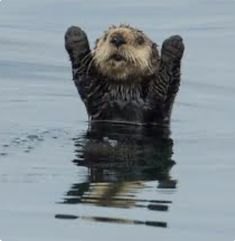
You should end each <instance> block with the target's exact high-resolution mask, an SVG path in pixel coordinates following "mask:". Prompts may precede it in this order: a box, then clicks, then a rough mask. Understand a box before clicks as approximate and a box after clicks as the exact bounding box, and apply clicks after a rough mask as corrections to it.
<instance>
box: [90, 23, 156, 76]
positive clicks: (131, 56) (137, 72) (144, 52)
mask: <svg viewBox="0 0 235 241" xmlns="http://www.w3.org/2000/svg"><path fill="white" fill-rule="evenodd" d="M156 46H157V45H156V44H155V43H153V42H152V41H151V40H150V39H149V38H148V37H147V36H146V35H145V34H144V33H143V32H142V31H140V30H138V29H135V28H132V27H130V26H127V25H120V26H119V27H116V26H112V27H110V28H109V29H108V31H106V32H105V33H104V35H103V36H102V37H101V38H100V39H98V40H97V42H96V47H95V50H94V63H95V66H96V68H97V70H98V71H99V72H100V73H101V74H102V75H103V76H106V77H108V78H110V79H116V80H126V79H130V78H131V79H139V77H143V76H146V75H151V74H153V73H154V72H156V70H157V69H158V65H159V54H158V50H157V47H156Z"/></svg>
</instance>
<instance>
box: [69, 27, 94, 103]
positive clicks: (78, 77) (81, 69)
mask: <svg viewBox="0 0 235 241" xmlns="http://www.w3.org/2000/svg"><path fill="white" fill-rule="evenodd" d="M65 48H66V50H67V52H68V54H69V57H70V60H71V63H72V71H73V80H74V83H75V85H76V87H77V89H78V92H79V94H80V95H81V97H82V99H83V97H84V95H85V93H84V92H85V89H86V88H85V86H86V85H87V84H88V83H84V82H85V80H86V78H85V75H86V71H87V66H88V64H89V62H90V59H91V51H90V47H89V42H88V39H87V35H86V33H85V32H84V31H83V30H82V29H80V28H79V27H75V26H72V27H70V28H68V30H67V31H66V33H65Z"/></svg>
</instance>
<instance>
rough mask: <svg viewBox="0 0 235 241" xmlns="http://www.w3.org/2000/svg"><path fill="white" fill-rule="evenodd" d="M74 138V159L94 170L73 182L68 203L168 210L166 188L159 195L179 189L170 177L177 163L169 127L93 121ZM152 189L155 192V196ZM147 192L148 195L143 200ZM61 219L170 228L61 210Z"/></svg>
mask: <svg viewBox="0 0 235 241" xmlns="http://www.w3.org/2000/svg"><path fill="white" fill-rule="evenodd" d="M74 142H75V155H76V158H75V159H74V161H73V162H74V163H75V164H76V165H77V166H79V167H86V168H87V170H88V172H87V177H86V180H85V181H84V182H83V183H76V184H73V185H72V187H71V189H70V190H69V191H68V192H67V195H66V197H65V199H64V201H63V203H64V204H83V205H84V204H87V205H96V206H102V207H116V208H147V209H148V210H151V211H159V212H160V211H167V210H168V208H169V205H170V204H171V201H170V200H165V199H161V198H159V196H161V192H159V193H157V190H159V191H162V190H164V189H167V190H170V189H175V187H176V181H175V180H172V179H171V177H170V175H169V171H170V169H171V168H172V166H173V165H174V164H175V162H174V161H173V160H172V159H171V158H172V153H173V150H172V149H173V140H172V139H171V138H169V129H168V128H157V127H154V128H153V127H151V128H147V127H143V126H141V127H140V126H133V125H129V126H128V125H119V124H110V123H109V124H104V123H92V126H91V128H90V129H89V130H88V132H87V133H86V134H85V135H83V136H79V137H78V138H75V139H74ZM155 189H156V190H155ZM152 190H154V191H155V192H153V195H152V196H151V195H150V194H149V193H150V192H151V191H152ZM144 192H146V193H147V194H148V198H145V196H144V198H143V193H144ZM139 194H142V195H139ZM140 196H141V197H140ZM156 196H157V198H156ZM56 218H82V219H88V220H93V221H104V222H117V223H128V224H145V225H151V226H158V227H166V226H167V223H166V222H165V221H164V222H162V221H158V220H157V221H156V220H150V221H148V220H141V219H137V220H130V219H125V218H115V217H105V213H104V215H103V216H102V217H100V216H96V215H92V216H71V215H62V214H58V215H56Z"/></svg>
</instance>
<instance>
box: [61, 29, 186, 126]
mask: <svg viewBox="0 0 235 241" xmlns="http://www.w3.org/2000/svg"><path fill="white" fill-rule="evenodd" d="M65 48H66V50H67V52H68V54H69V57H70V60H71V63H72V71H73V80H74V83H75V85H76V87H77V89H78V92H79V94H80V96H81V99H82V100H83V102H84V104H85V106H86V109H87V113H88V116H89V119H90V120H92V121H111V122H121V123H123V122H124V123H135V124H150V125H151V124H162V123H167V124H168V123H169V122H170V117H171V111H172V106H173V103H174V100H175V96H176V94H177V92H178V89H179V85H180V65H181V59H182V55H183V52H184V44H183V40H182V37H180V36H179V35H174V36H171V37H169V38H168V39H166V40H165V41H164V42H163V45H162V49H161V56H160V54H159V51H158V49H157V44H156V43H155V42H153V41H152V40H151V39H150V38H149V37H148V36H147V35H146V34H145V33H144V32H142V31H141V30H139V29H137V28H134V27H131V26H129V25H119V26H112V27H110V28H109V29H108V30H107V31H106V32H104V34H103V36H102V37H101V38H99V39H97V41H96V45H95V48H94V50H92V51H91V50H90V47H89V42H88V38H87V35H86V33H85V32H84V31H83V30H82V29H81V28H79V27H75V26H72V27H70V28H69V29H68V30H67V32H66V34H65Z"/></svg>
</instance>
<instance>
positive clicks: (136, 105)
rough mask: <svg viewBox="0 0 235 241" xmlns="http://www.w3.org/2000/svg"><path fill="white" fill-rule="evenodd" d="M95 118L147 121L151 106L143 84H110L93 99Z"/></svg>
mask: <svg viewBox="0 0 235 241" xmlns="http://www.w3.org/2000/svg"><path fill="white" fill-rule="evenodd" d="M91 101H92V102H93V103H94V104H95V105H93V106H94V107H95V108H94V109H93V110H92V112H93V113H94V114H92V115H91V119H93V120H113V121H130V122H145V119H146V116H148V115H149V112H150V111H151V108H150V106H149V104H148V103H149V102H148V99H147V95H146V93H145V92H144V90H143V88H141V86H131V85H129V86H125V85H109V86H108V88H106V89H105V91H103V94H102V95H99V96H94V98H92V100H91Z"/></svg>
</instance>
